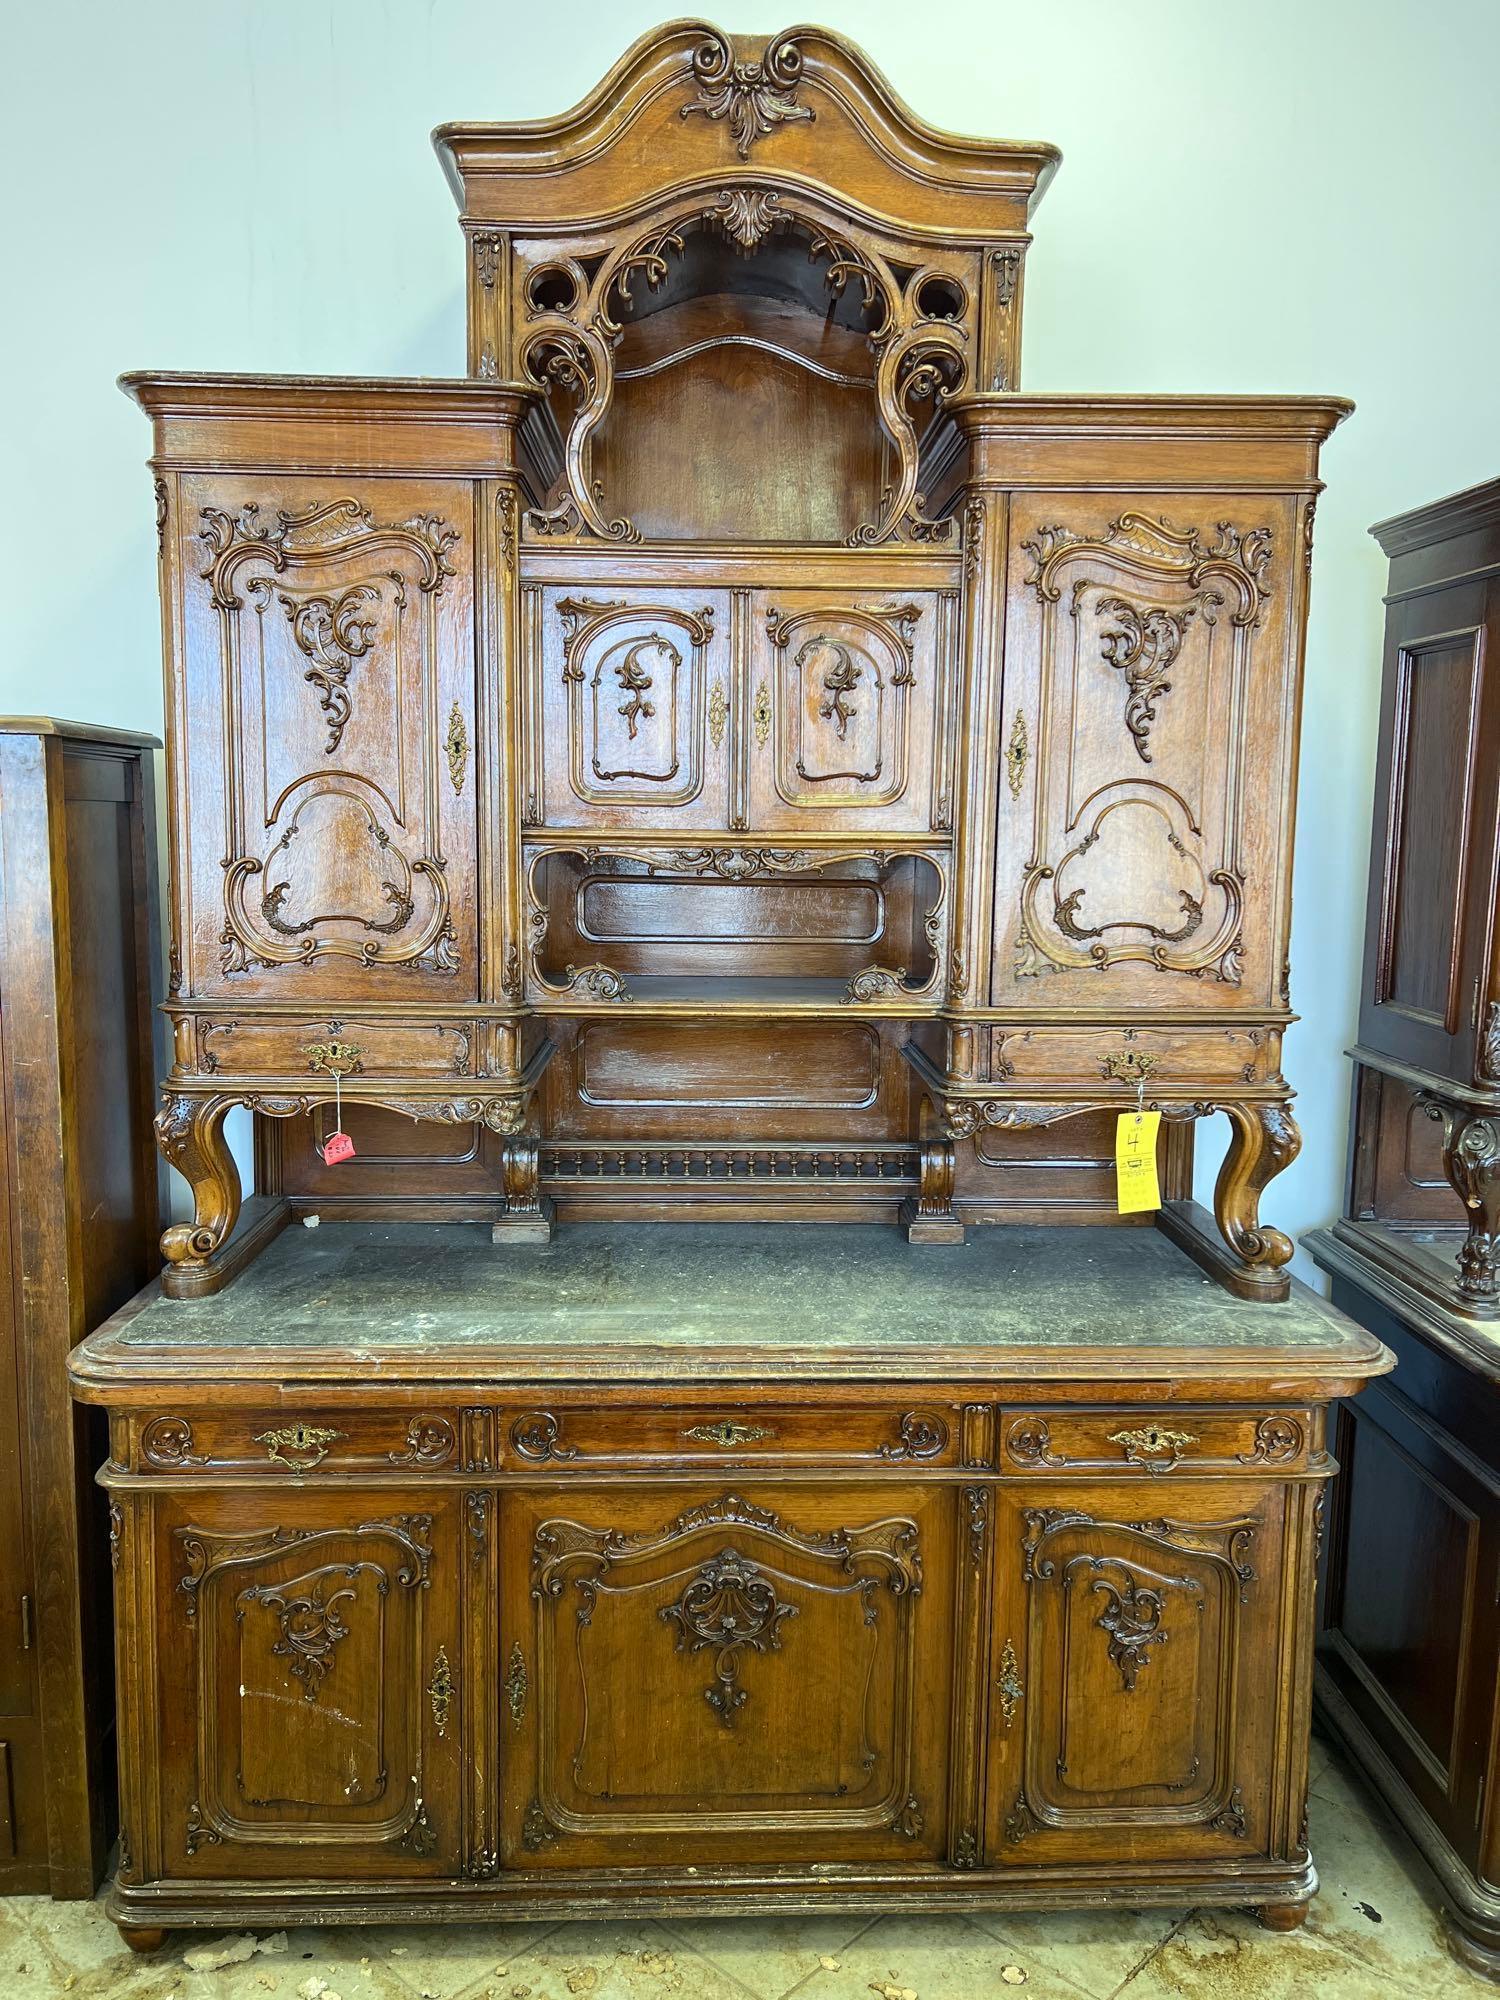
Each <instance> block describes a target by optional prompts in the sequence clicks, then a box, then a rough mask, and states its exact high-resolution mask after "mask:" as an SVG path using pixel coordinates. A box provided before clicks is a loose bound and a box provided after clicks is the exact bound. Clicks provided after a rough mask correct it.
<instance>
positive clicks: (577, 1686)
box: [531, 1494, 922, 1858]
mask: <svg viewBox="0 0 1500 2000" xmlns="http://www.w3.org/2000/svg"><path fill="white" fill-rule="evenodd" d="M579 1501H580V1504H581V1505H587V1504H588V1503H587V1502H586V1501H585V1500H583V1497H582V1496H579ZM611 1504H612V1503H611V1502H610V1501H609V1500H608V1499H607V1498H605V1497H603V1496H596V1497H595V1499H594V1501H593V1505H594V1506H595V1507H596V1508H597V1509H598V1516H597V1518H598V1520H599V1525H595V1524H594V1521H592V1520H579V1519H577V1518H567V1517H557V1516H552V1515H544V1516H543V1517H542V1518H540V1519H538V1521H537V1523H536V1526H535V1529H534V1532H533V1536H532V1556H531V1579H532V1591H531V1594H532V1600H533V1604H534V1607H535V1633H536V1644H535V1673H534V1679H535V1682H536V1685H537V1686H538V1687H542V1688H549V1689H551V1690H552V1691H553V1692H552V1694H551V1696H550V1702H551V1708H550V1711H548V1712H546V1713H543V1714H542V1715H541V1716H540V1718H539V1723H538V1729H539V1738H538V1759H539V1762H538V1769H537V1777H536V1784H537V1800H538V1809H539V1812H540V1814H541V1815H542V1817H543V1819H544V1820H545V1822H546V1824H547V1825H548V1826H549V1827H550V1828H551V1829H552V1830H553V1832H554V1834H555V1835H556V1836H557V1837H558V1840H559V1846H560V1848H561V1847H562V1846H565V1845H566V1842H565V1841H564V1839H563V1836H567V1835H571V1836H573V1837H574V1838H575V1840H579V1841H585V1842H586V1841H589V1840H594V1841H597V1840H599V1839H601V1838H602V1837H605V1836H613V1835H633V1834H637V1833H641V1832H645V1831H648V1830H650V1831H653V1832H656V1833H662V1834H670V1833H681V1834H684V1835H696V1834H700V1833H701V1832H702V1830H703V1828H704V1826H705V1825H708V1826H712V1827H714V1828H716V1829H717V1830H718V1831H719V1832H721V1833H724V1832H744V1833H750V1832H754V1831H766V1830H770V1829H776V1830H778V1831H781V1832H788V1831H795V1830H798V1829H807V1830H813V1829H817V1828H824V1829H842V1830H853V1829H865V1830H868V1831H869V1832H870V1833H872V1834H885V1835H887V1836H889V1835H890V1834H892V1833H894V1834H895V1835H896V1836H897V1837H898V1838H899V1839H915V1838H917V1837H918V1832H919V1831H920V1828H919V1827H917V1830H916V1831H912V1830H910V1827H911V1826H916V1821H917V1820H918V1819H920V1811H919V1810H918V1811H917V1814H916V1819H914V1818H913V1816H912V1814H910V1813H909V1812H908V1807H909V1805H910V1802H911V1797H912V1791H913V1783H912V1772H911V1759H912V1749H911V1741H910V1734H909V1732H910V1730H911V1728H912V1720H913V1719H912V1711H911V1703H912V1700H913V1697H914V1693H915V1687H916V1682H915V1678H914V1676H915V1655H914V1635H915V1626H914V1617H915V1601H916V1599H917V1597H918V1595H919V1593H920V1589H921V1584H922V1562H921V1557H920V1554H919V1550H918V1541H919V1530H918V1525H917V1522H916V1521H915V1520H913V1519H909V1518H906V1517H900V1518H892V1519H884V1520H877V1521H870V1522H868V1523H858V1524H851V1525H850V1526H848V1527H837V1528H833V1529H831V1530H814V1531H808V1530H804V1529H801V1528H799V1527H796V1526H793V1525H792V1524H791V1523H790V1522H788V1521H786V1520H784V1519H783V1518H782V1517H781V1516H780V1515H779V1514H777V1513H775V1512H773V1511H771V1510H770V1509H767V1508H764V1507H760V1506H757V1505H756V1504H754V1503H753V1502H750V1501H748V1500H745V1499H743V1498H741V1497H740V1496H738V1495H735V1494H725V1495H724V1496H723V1497H722V1498H720V1499H718V1500H713V1501H709V1502H706V1503H704V1504H702V1505H699V1506H695V1507H693V1508H691V1509H689V1510H688V1511H687V1512H685V1513H683V1514H681V1515H679V1516H678V1517H677V1518H676V1519H675V1520H673V1521H670V1522H667V1523H665V1524H664V1525H661V1526H652V1527H647V1528H642V1529H622V1528H619V1527H616V1526H614V1525H605V1524H604V1518H605V1516H606V1514H607V1513H608V1511H609V1510H610V1507H611ZM537 1506H538V1512H539V1514H540V1513H541V1510H542V1506H543V1503H542V1502H540V1501H539V1502H538V1503H537ZM643 1511H646V1510H637V1512H636V1518H640V1517H641V1513H642V1512H643ZM643 1672H644V1673H645V1674H646V1676H647V1682H646V1683H643V1682H642V1680H641V1674H642V1673H643ZM645 1684H649V1686H650V1688H651V1706H650V1708H649V1710H647V1709H643V1707H642V1704H641V1702H640V1699H639V1690H640V1688H641V1686H642V1685H645ZM653 1717H656V1718H657V1721H656V1722H653ZM903 1816H905V1817H906V1818H907V1820H908V1822H909V1826H908V1827H903V1825H902V1820H903ZM586 1851H587V1852H594V1851H597V1850H594V1849H590V1850H585V1848H583V1847H582V1846H575V1847H574V1850H573V1852H574V1855H575V1858H577V1857H579V1856H581V1855H583V1854H584V1853H585V1852H586Z"/></svg>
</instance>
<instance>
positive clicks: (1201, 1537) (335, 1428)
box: [73, 1224, 1489, 1945]
mask: <svg viewBox="0 0 1500 2000" xmlns="http://www.w3.org/2000/svg"><path fill="white" fill-rule="evenodd" d="M829 1234H830V1232H828V1231H826V1230H821V1229H817V1228H812V1227H807V1228H801V1229H796V1228H786V1229H783V1230H781V1231H779V1232H778V1233H777V1234H776V1235H775V1236H774V1237H770V1238H768V1239H767V1241H770V1242H774V1243H775V1245H776V1246H777V1250H778V1257H777V1258H776V1259H775V1260H774V1262H775V1263H776V1265H777V1273H776V1275H775V1276H774V1277H772V1276H770V1275H768V1265H767V1260H766V1255H765V1245H764V1243H762V1242H761V1241H759V1240H752V1239H758V1236H759V1233H758V1232H747V1231H742V1230H705V1229H681V1228H672V1227H670V1226H668V1227H664V1228H661V1229H657V1230H650V1231H643V1230H641V1229H639V1228H635V1227H632V1226H630V1225H628V1224H626V1225H619V1226H615V1227H612V1228H604V1229H600V1228H589V1227H582V1228H580V1229H579V1230H577V1231H576V1232H572V1233H570V1235H569V1236H568V1237H567V1238H566V1239H565V1240H564V1241H562V1242H560V1243H558V1244H554V1245H551V1246H539V1247H536V1248H532V1249H526V1248H524V1247H518V1248H517V1250H516V1252H515V1256H514V1258H513V1259H512V1260H511V1263H510V1266H509V1278H508V1283H507V1286H506V1287H505V1288H503V1290H502V1292H501V1293H499V1294H497V1293H496V1291H495V1288H494V1285H493V1265H492V1252H491V1248H490V1243H489V1238H488V1233H487V1231H484V1230H478V1231H476V1230H473V1229H464V1228H462V1227H459V1226H449V1227H446V1228H442V1229H438V1228H433V1227H426V1228H424V1227H423V1226H421V1225H412V1224H401V1225H390V1224H383V1225H381V1226H380V1227H379V1228H376V1229H369V1230H366V1229H361V1228H360V1227H359V1226H358V1225H350V1227H349V1228H347V1229H345V1230H341V1231H332V1230H322V1231H318V1232H309V1231H304V1230H300V1229H298V1230H290V1231H287V1232H285V1233H283V1234H282V1235H281V1236H280V1237H279V1238H278V1239H277V1240H276V1241H275V1242H274V1243H272V1244H271V1245H270V1246H269V1247H268V1249H267V1250H266V1251H265V1253H264V1254H263V1256H262V1257H261V1258H260V1259H258V1260H257V1261H256V1262H255V1263H254V1264H253V1265H251V1266H250V1267H249V1268H248V1269H247V1270H246V1271H245V1272H243V1273H242V1274H241V1276H240V1277H239V1278H238V1279H237V1280H236V1281H235V1284H234V1285H233V1286H232V1287H231V1288H230V1289H229V1290H228V1291H227V1292H226V1293H224V1294H223V1295H222V1297H220V1298H214V1299H207V1300H202V1301H197V1302H176V1301H169V1300H164V1299H162V1298H161V1297H160V1296H159V1295H158V1294H156V1293H155V1292H154V1291H153V1292H148V1293H146V1294H143V1295H142V1297H141V1298H140V1299H139V1300H138V1301H136V1302H135V1303H134V1304H133V1305H132V1306H130V1307H127V1308H126V1309H125V1310H124V1311H123V1312H121V1313H120V1314H119V1315H117V1316H116V1318H115V1319H114V1320H113V1321H111V1322H110V1323H109V1324H108V1325H106V1326H105V1327H104V1328H103V1329H101V1330H100V1332H99V1333H98V1334H96V1335H95V1336H93V1337H92V1338H91V1339H90V1340H89V1341H88V1342H86V1343H85V1344H84V1346H83V1347H81V1348H80V1349H79V1350H78V1351H77V1353H76V1354H75V1356H74V1358H73V1380H74V1385H75V1393H76V1394H77V1395H79V1397H80V1398H81V1399H83V1401H84V1402H85V1403H87V1404H97V1405H102V1406H103V1407H105V1408H107V1410H108V1411H109V1414H110V1424H111V1437H112V1454H111V1460H110V1464H109V1466H108V1468H107V1469H106V1472H105V1475H104V1483H105V1485H106V1487H107V1488H108V1489H109V1492H110V1496H111V1499H112V1501H113V1518H114V1522H115V1549H116V1556H117V1560H118V1563H119V1579H120V1607H121V1608H120V1617H119V1623H118V1627H117V1644H118V1659H119V1676H120V1686H121V1729H122V1747H123V1772H124V1778H123V1786H122V1813H123V1820H124V1852H125V1855H126V1859H125V1861H124V1863H123V1865H122V1869H121V1874H120V1879H119V1883H118V1885H117V1888H116V1890H115V1892H114V1899H113V1902H112V1904H111V1910H112V1913H113V1914H114V1916H115V1917H116V1919H117V1921H119V1922H120V1923H121V1924H122V1925H123V1926H124V1927H125V1928H126V1930H127V1934H131V1935H133V1937H134V1940H135V1941H136V1942H138V1943H140V1944H142V1945H150V1944H151V1943H153V1942H154V1941H155V1940H156V1938H157V1937H158V1936H159V1934H160V1932H161V1930H162V1929H163V1928H164V1927H166V1926H170V1925H172V1924H177V1923H187V1924H198V1923H218V1922H226V1921H229V1922H243V1921H245V1920H246V1918H247V1916H248V1915H249V1913H250V1912H251V1911H252V1910H253V1911H255V1912H256V1913H257V1914H258V1915H259V1916H260V1917H261V1919H262V1920H264V1921H266V1922H276V1923H281V1922H297V1921H300V1922H312V1921H319V1920H321V1918H322V1917H323V1916H324V1915H325V1914H326V1912H327V1909H328V1908H329V1900H330V1897H334V1896H336V1897H337V1903H338V1907H339V1909H340V1910H341V1912H343V1913H344V1914H345V1915H347V1916H349V1917H351V1918H357V1917H371V1918H375V1917H380V1916H382V1915H384V1916H389V1915H391V1914H392V1913H393V1912H394V1911H395V1910H397V1909H399V1910H401V1911H402V1912H404V1913H406V1914H408V1915H410V1914H413V1913H416V1912H420V1913H421V1914H422V1915H423V1916H430V1917H432V1918H434V1919H440V1918H449V1919H454V1920H459V1921H473V1920H475V1919H476V1918H479V1917H484V1918H495V1917H501V1916H505V1915H511V1916H545V1915H548V1914H550V1915H551V1916H553V1917H556V1916H557V1915H559V1914H565V1913H568V1912H572V1913H575V1914H576V1913H577V1912H578V1911H579V1909H580V1908H581V1907H583V1906H585V1905H586V1906H587V1907H588V1908H590V1909H602V1908H604V1907H606V1906H611V1905H613V1906H624V1907H629V1908H632V1909H639V1910H647V1909H649V1910H655V1911H666V1910H676V1911H679V1912H682V1913H686V1912H689V1911H697V1912H698V1913H700V1914H705V1913H710V1912H716V1911H719V1912H724V1911H739V1912H747V1911H756V1910H764V1909H767V1908H774V1909H776V1910H778V1911H785V1910H786V1909H788V1908H798V1909H811V1908H829V1907H834V1906H837V1907H839V1908H859V1909H877V1908H878V1909H885V1908H889V1907H891V1906H892V1905H894V1904H896V1903H903V1904H905V1905H907V1906H908V1907H920V1906H922V1905H924V1904H925V1905H927V1906H929V1907H937V1908H943V1909H953V1908H959V1907H974V1908H995V1909H998V1908H1006V1907H1010V1908H1027V1907H1029V1908H1037V1907H1061V1906H1067V1905H1068V1904H1071V1903H1078V1902H1084V1903H1088V1904H1091V1905H1093V1904H1102V1903H1121V1904H1127V1905H1133V1904H1138V1903H1140V1902H1142V1901H1147V1902H1152V1903H1161V1904H1180V1905H1181V1906H1183V1907H1188V1906H1191V1905H1195V1904H1200V1903H1210V1904H1214V1903H1218V1904H1225V1903H1227V1904H1240V1905H1250V1906H1255V1907H1259V1908H1266V1909H1268V1910H1269V1912H1270V1916H1269V1920H1270V1921H1272V1922H1278V1923H1283V1924H1285V1923H1290V1922H1295V1921H1298V1920H1299V1918H1300V1914H1301V1913H1302V1911H1303V1910H1304V1909H1305V1905H1306V1901H1307V1899H1308V1897H1309V1896H1310V1895H1311V1893H1312V1890H1313V1886H1314V1883H1315V1877H1314V1875H1313V1873H1312V1867H1311V1860H1310V1856H1309V1853H1308V1848H1307V1834H1306V1824H1305V1817H1304V1808H1305V1794H1306V1758H1307V1723H1308V1713H1309V1701H1310V1690H1311V1677H1312V1645H1313V1623H1312V1612H1313V1565H1314V1550H1315V1546H1316V1542H1317V1537H1318V1531H1319V1521H1320V1519H1321V1509H1322V1502H1323V1495H1324V1491H1325V1486H1326V1483H1327V1481H1328V1479H1329V1476H1330V1475H1331V1473H1332V1471H1333V1469H1334V1467H1333V1460H1332V1457H1331V1456H1330V1454H1329V1451H1328V1448H1327V1440H1326V1436H1325V1411H1326V1405H1327V1402H1328V1399H1329V1398H1330V1397H1331V1396H1335V1395H1340V1394H1352V1393H1353V1392H1354V1391H1356V1390H1357V1389H1358V1388H1359V1387H1360V1385H1361V1384H1362V1383H1363V1382H1364V1380H1365V1379H1366V1378H1367V1377H1368V1376H1369V1375H1371V1374H1374V1373H1379V1372H1380V1371H1382V1370H1383V1369H1384V1368H1385V1367H1387V1366H1388V1365H1389V1357H1388V1356H1387V1355H1386V1354H1385V1352H1384V1350H1383V1349H1382V1348H1381V1346H1380V1344H1379V1342H1378V1341H1377V1340H1376V1339H1374V1338H1373V1337H1371V1336H1370V1335H1369V1334H1367V1333H1364V1332H1363V1331H1361V1330H1360V1329H1357V1328H1355V1327H1353V1326H1352V1325H1351V1324H1350V1323H1349V1322H1347V1321H1345V1320H1343V1319H1341V1318H1340V1317H1339V1316H1338V1315H1337V1314H1334V1313H1333V1312H1331V1311H1329V1310H1328V1309H1327V1308H1326V1307H1324V1306H1323V1305H1322V1303H1321V1302H1320V1301H1315V1300H1313V1299H1312V1298H1311V1296H1310V1295H1308V1294H1307V1293H1305V1292H1302V1291H1300V1290H1299V1291H1298V1292H1297V1293H1295V1294H1294V1296H1293V1297H1292V1298H1291V1299H1290V1300H1288V1301H1287V1302H1286V1304H1284V1305H1280V1306H1269V1307H1268V1306H1266V1305H1264V1304H1263V1303H1259V1302H1249V1301H1241V1300H1234V1299H1230V1298H1227V1297H1225V1296H1224V1295H1223V1294H1221V1293H1218V1292H1216V1291H1215V1292H1212V1293H1211V1299H1212V1304H1207V1303H1206V1302H1205V1293H1204V1285H1203V1280H1202V1276H1201V1273H1200V1272H1199V1271H1198V1269H1197V1267H1196V1266H1195V1265H1193V1264H1192V1263H1191V1262H1190V1261H1189V1260H1188V1259H1186V1258H1185V1257H1183V1256H1182V1255H1181V1254H1180V1253H1179V1252H1178V1251H1177V1250H1175V1249H1174V1248H1173V1247H1171V1246H1170V1245H1169V1244H1168V1243H1167V1242H1166V1241H1165V1240H1164V1239H1163V1238H1162V1237H1161V1236H1160V1235H1158V1234H1155V1233H1151V1232H1144V1231H1116V1232H1108V1233H1105V1234H1104V1235H1103V1236H1101V1237H1099V1238H1098V1239H1097V1240H1098V1242H1099V1244H1100V1247H1099V1248H1098V1249H1097V1250H1093V1249H1090V1248H1089V1247H1088V1245H1087V1243H1086V1242H1085V1241H1084V1240H1080V1239H1081V1232H1073V1233H1072V1234H1071V1236H1062V1235H1061V1234H1060V1233H1059V1232H1054V1231H1040V1230H1037V1231H1029V1232H1025V1240H1024V1242H1023V1243H1022V1245H1021V1248H1020V1254H1019V1261H1018V1262H1016V1261H1012V1257H1013V1253H1012V1251H1011V1250H1010V1249H1009V1248H1008V1240H1009V1233H1008V1232H1006V1233H1002V1232H1000V1231H990V1232H985V1238H986V1239H987V1241H986V1240H984V1239H982V1240H981V1241H980V1242H978V1243H976V1244H974V1245H972V1246H971V1247H970V1250H969V1252H968V1254H967V1256H966V1257H965V1258H964V1259H963V1260H962V1265H963V1268H962V1269H960V1268H959V1261H958V1260H949V1259H939V1260H937V1263H936V1267H935V1270H934V1275H933V1276H932V1277H930V1278H923V1279H922V1280H921V1281H920V1282H917V1283H913V1282H912V1280H911V1279H910V1277H909V1276H908V1275H907V1273H908V1272H909V1265H910V1253H909V1252H908V1251H907V1249H906V1246H905V1245H904V1244H902V1243H901V1242H900V1241H899V1240H898V1239H895V1238H894V1233H893V1232H885V1231H880V1230H877V1229H874V1228H869V1227H867V1228H864V1229H861V1230H858V1231H852V1232H847V1233H845V1232H841V1234H847V1235H848V1237H849V1238H850V1239H851V1248H850V1250H849V1251H848V1253H847V1257H848V1261H847V1262H846V1263H845V1265H844V1266H843V1268H842V1271H841V1273H840V1275H839V1277H838V1279H837V1281H836V1282H832V1283H825V1285H824V1288H823V1296H818V1295H816V1294H815V1292H812V1291H808V1290H807V1289H806V1288H808V1287H815V1286H816V1284H817V1277H818V1274H819V1273H820V1272H826V1270H827V1257H828V1252H827V1250H826V1248H825V1247H824V1246H825V1245H826V1243H827V1239H828V1237H829ZM642 1238H646V1239H649V1240H648V1241H644V1242H643V1241H642V1240H641V1239H642ZM990 1246H993V1247H990ZM752 1272H754V1273H758V1274H759V1277H758V1283H759V1286H760V1289H761V1290H762V1291H772V1290H774V1291H776V1293H777V1297H776V1299H775V1300H772V1301H770V1302H769V1303H768V1304H767V1305H766V1307H765V1308H764V1309H758V1308H757V1304H756V1300H755V1296H754V1290H753V1287H752V1283H751V1274H752ZM377 1296H378V1297H379V1298H380V1299H382V1300H383V1301H384V1303H383V1305H382V1307H381V1310H380V1312H379V1314H378V1315H372V1312H371V1307H370V1301H371V1300H372V1299H373V1298H375V1297H377ZM791 1296H800V1297H802V1299H803V1303H802V1305H801V1307H800V1309H797V1310H793V1309H791V1308H789V1307H786V1306H785V1305H784V1303H783V1301H784V1298H785V1297H791ZM309 1299H315V1300H316V1301H317V1305H316V1310H315V1312H312V1313H310V1312H309V1310H308V1307H307V1304H306V1303H305V1302H306V1301H307V1300H309ZM1090 1306H1091V1307H1092V1312H1093V1318H1092V1320H1091V1326H1092V1327H1093V1329H1094V1331H1095V1335H1096V1337H1093V1338H1091V1339H1090V1340H1089V1341H1088V1342H1087V1343H1085V1342H1084V1341H1083V1340H1081V1339H1080V1337H1079V1336H1078V1334H1077V1331H1076V1327H1077V1324H1078V1316H1079V1314H1080V1312H1083V1311H1087V1310H1089V1308H1090ZM351 1350H354V1351H351ZM1356 1476H1358V1465H1357V1466H1356ZM1355 1504H1359V1503H1358V1502H1357V1501H1356V1503H1355ZM1479 1557H1480V1559H1481V1560H1482V1559H1483V1551H1482V1550H1481V1551H1479ZM1474 1574H1476V1575H1482V1574H1483V1572H1482V1570H1481V1571H1479V1572H1474ZM1475 1587H1476V1589H1477V1588H1479V1587H1480V1586H1479V1585H1478V1584H1476V1586H1475ZM1483 1615H1484V1616H1485V1617H1488V1616H1489V1614H1488V1613H1487V1612H1486V1613H1484V1614H1483Z"/></svg>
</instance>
